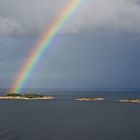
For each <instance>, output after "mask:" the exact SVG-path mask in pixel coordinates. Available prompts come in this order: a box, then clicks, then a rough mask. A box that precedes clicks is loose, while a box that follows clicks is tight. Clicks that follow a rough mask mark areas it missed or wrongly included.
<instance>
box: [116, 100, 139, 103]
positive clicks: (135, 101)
mask: <svg viewBox="0 0 140 140" xmlns="http://www.w3.org/2000/svg"><path fill="white" fill-rule="evenodd" d="M118 102H120V103H137V104H140V99H122V100H118Z"/></svg>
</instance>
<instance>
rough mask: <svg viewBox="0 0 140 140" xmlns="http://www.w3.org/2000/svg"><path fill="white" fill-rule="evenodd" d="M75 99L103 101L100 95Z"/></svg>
mask: <svg viewBox="0 0 140 140" xmlns="http://www.w3.org/2000/svg"><path fill="white" fill-rule="evenodd" d="M75 100H77V101H87V102H92V101H103V100H104V98H102V97H92V98H89V97H87V98H79V99H75Z"/></svg>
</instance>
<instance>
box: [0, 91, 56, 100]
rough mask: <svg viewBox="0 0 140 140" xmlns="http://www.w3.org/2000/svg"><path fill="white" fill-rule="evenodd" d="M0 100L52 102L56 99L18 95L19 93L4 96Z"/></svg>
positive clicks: (35, 95)
mask: <svg viewBox="0 0 140 140" xmlns="http://www.w3.org/2000/svg"><path fill="white" fill-rule="evenodd" d="M0 99H5V100H6V99H8V100H12V99H13V100H52V99H54V97H52V96H47V95H40V94H29V93H26V94H17V93H9V94H6V95H4V96H0Z"/></svg>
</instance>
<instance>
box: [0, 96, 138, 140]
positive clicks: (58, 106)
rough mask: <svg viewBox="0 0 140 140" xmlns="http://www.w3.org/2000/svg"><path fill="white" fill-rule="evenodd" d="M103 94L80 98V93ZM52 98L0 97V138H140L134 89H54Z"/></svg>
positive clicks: (116, 139) (60, 139) (102, 139)
mask: <svg viewBox="0 0 140 140" xmlns="http://www.w3.org/2000/svg"><path fill="white" fill-rule="evenodd" d="M97 95H98V96H102V97H105V99H106V100H105V101H103V102H79V101H75V100H74V99H75V98H80V97H94V96H97ZM54 96H55V97H56V99H55V100H52V101H45V100H43V101H41V100H39V101H36V100H32V101H31V100H29V101H28V100H0V140H140V104H135V103H119V102H115V101H114V100H115V99H121V98H132V97H138V98H139V97H140V94H138V93H137V94H133V93H128V94H127V93H125V94H124V93H119V94H118V93H109V94H107V93H103V94H99V93H97V94H96V93H63V94H60V93H59V94H57V93H55V94H54Z"/></svg>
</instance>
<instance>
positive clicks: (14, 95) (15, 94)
mask: <svg viewBox="0 0 140 140" xmlns="http://www.w3.org/2000/svg"><path fill="white" fill-rule="evenodd" d="M6 96H8V97H25V98H41V97H43V95H39V94H17V93H9V94H7V95H6Z"/></svg>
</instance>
